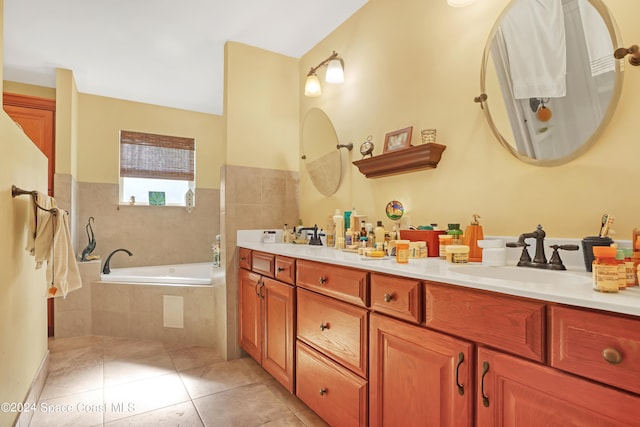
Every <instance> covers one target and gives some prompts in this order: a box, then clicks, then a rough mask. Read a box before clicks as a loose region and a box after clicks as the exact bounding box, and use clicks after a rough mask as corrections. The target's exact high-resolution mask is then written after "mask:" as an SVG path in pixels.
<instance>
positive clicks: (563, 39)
mask: <svg viewBox="0 0 640 427" xmlns="http://www.w3.org/2000/svg"><path fill="white" fill-rule="evenodd" d="M620 45H621V43H620V40H619V39H618V36H617V29H616V27H615V23H614V21H613V18H612V17H611V15H610V13H609V10H608V9H607V7H606V6H605V5H604V3H602V1H601V0H561V1H555V0H544V1H539V0H537V1H530V0H513V1H512V2H511V3H509V5H508V6H507V8H506V9H505V11H504V12H503V13H502V15H501V16H500V17H499V18H498V20H497V21H496V24H495V25H494V27H493V29H492V31H491V33H490V35H489V39H488V41H487V45H486V47H485V51H484V55H483V59H482V68H481V76H480V87H481V95H480V97H478V98H477V99H476V101H477V102H480V103H481V104H480V105H481V106H482V108H483V110H484V113H485V116H486V118H487V121H488V122H489V126H490V127H491V130H492V131H493V133H494V134H495V135H496V137H497V138H498V140H499V141H500V142H501V143H502V145H503V146H504V147H505V148H506V149H507V150H509V151H510V152H511V153H512V154H513V155H515V156H516V157H518V158H519V159H521V160H523V161H525V162H527V163H532V164H536V165H541V166H554V165H558V164H562V163H566V162H568V161H570V160H573V159H575V158H576V157H577V156H579V155H580V154H582V153H584V152H585V151H586V150H587V149H588V148H589V147H590V146H591V145H592V144H593V142H594V141H595V140H596V138H597V136H598V135H599V133H600V132H601V131H602V130H603V129H604V128H605V126H606V125H607V123H608V122H609V120H610V118H611V116H612V115H613V112H614V110H615V108H616V105H617V103H618V99H619V97H620V90H621V87H622V70H621V69H620V62H619V61H618V60H616V59H614V57H613V52H614V50H615V49H616V47H619V46H620Z"/></svg>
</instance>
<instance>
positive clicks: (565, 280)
mask: <svg viewBox="0 0 640 427" xmlns="http://www.w3.org/2000/svg"><path fill="white" fill-rule="evenodd" d="M449 271H450V272H451V273H457V274H464V275H466V276H473V277H477V278H480V277H481V278H487V279H496V280H506V281H510V282H526V283H540V284H549V285H556V284H557V285H574V284H575V285H585V284H590V283H591V280H592V279H591V274H590V273H587V272H576V271H556V270H542V269H536V268H529V267H515V266H506V267H489V266H484V265H461V266H455V267H450V268H449Z"/></svg>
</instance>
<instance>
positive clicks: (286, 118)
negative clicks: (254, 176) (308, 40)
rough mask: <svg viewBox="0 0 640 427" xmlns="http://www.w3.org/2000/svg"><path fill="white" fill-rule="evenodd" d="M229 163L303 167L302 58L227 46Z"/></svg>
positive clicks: (240, 45)
mask: <svg viewBox="0 0 640 427" xmlns="http://www.w3.org/2000/svg"><path fill="white" fill-rule="evenodd" d="M225 69H226V72H225V116H226V119H227V164H231V165H236V166H250V167H255V168H270V169H279V170H294V171H297V170H298V148H297V147H298V140H299V123H298V120H297V119H296V118H297V116H298V112H299V108H300V106H299V105H300V104H299V103H300V100H299V97H298V85H299V81H300V76H299V75H298V60H297V59H293V58H289V57H285V56H282V55H279V54H276V53H273V52H269V51H265V50H262V49H257V48H255V47H251V46H247V45H244V44H241V43H233V42H229V43H227V44H226V46H225Z"/></svg>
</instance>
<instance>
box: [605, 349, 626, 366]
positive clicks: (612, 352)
mask: <svg viewBox="0 0 640 427" xmlns="http://www.w3.org/2000/svg"><path fill="white" fill-rule="evenodd" d="M602 357H603V358H604V360H606V361H607V362H609V363H611V364H612V365H617V364H618V363H620V362H622V353H620V350H618V349H615V348H612V347H607V348H605V349H604V350H602Z"/></svg>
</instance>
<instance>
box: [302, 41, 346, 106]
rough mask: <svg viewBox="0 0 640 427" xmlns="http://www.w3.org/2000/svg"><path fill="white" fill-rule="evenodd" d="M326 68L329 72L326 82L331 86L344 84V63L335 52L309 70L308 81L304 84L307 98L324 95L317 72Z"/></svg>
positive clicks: (326, 75) (325, 78)
mask: <svg viewBox="0 0 640 427" xmlns="http://www.w3.org/2000/svg"><path fill="white" fill-rule="evenodd" d="M325 66H326V67H327V72H326V74H325V77H324V81H325V82H327V83H331V84H340V83H344V68H343V67H344V61H343V60H342V58H340V57H339V56H338V54H337V53H336V51H333V53H332V54H331V56H329V57H328V58H327V59H325V60H324V61H322V62H321V63H320V64H318V65H317V66H315V67H312V68H311V70H309V73H308V74H307V81H306V82H305V84H304V94H305V96H310V97H316V96H320V95H322V87H321V86H320V79H318V75H317V74H316V71H318V69H320V68H322V67H325Z"/></svg>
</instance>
